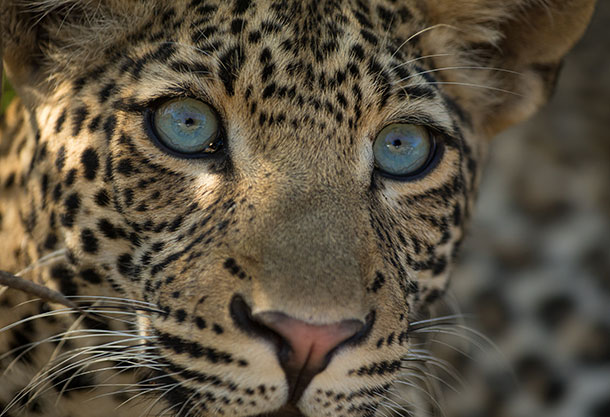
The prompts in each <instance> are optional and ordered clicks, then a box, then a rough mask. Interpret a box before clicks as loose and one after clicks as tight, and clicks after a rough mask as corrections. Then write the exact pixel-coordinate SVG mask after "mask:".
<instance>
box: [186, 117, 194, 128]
mask: <svg viewBox="0 0 610 417" xmlns="http://www.w3.org/2000/svg"><path fill="white" fill-rule="evenodd" d="M184 124H185V125H186V126H187V127H191V126H193V125H194V124H195V121H194V120H193V119H192V118H191V117H189V118H188V119H186V120H185V121H184Z"/></svg>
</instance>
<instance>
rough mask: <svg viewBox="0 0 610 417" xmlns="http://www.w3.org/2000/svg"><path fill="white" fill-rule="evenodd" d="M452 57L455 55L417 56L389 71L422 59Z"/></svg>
mask: <svg viewBox="0 0 610 417" xmlns="http://www.w3.org/2000/svg"><path fill="white" fill-rule="evenodd" d="M452 55H455V54H432V55H424V56H418V57H417V58H412V59H409V60H408V61H405V62H402V63H400V64H398V65H396V66H394V67H392V68H391V69H390V71H394V70H395V69H397V68H400V67H403V66H405V65H409V64H412V63H413V62H417V61H421V60H422V59H428V58H439V57H443V56H452Z"/></svg>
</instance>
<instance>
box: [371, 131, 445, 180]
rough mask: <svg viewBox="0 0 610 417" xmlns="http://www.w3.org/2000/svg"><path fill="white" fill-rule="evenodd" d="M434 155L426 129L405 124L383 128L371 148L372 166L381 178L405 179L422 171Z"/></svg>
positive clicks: (431, 140)
mask: <svg viewBox="0 0 610 417" xmlns="http://www.w3.org/2000/svg"><path fill="white" fill-rule="evenodd" d="M433 152H434V141H433V138H431V137H430V134H429V133H428V131H427V129H426V128H424V127H422V126H416V125H411V124H405V123H395V124H391V125H388V126H386V127H385V128H383V129H382V130H381V132H379V134H378V135H377V138H376V139H375V143H374V144H373V154H374V156H375V164H376V166H377V169H379V170H380V171H381V172H382V173H384V174H389V175H390V176H397V177H409V176H411V175H414V174H417V173H419V172H421V170H422V169H424V168H425V167H426V166H427V165H428V162H429V161H430V158H431V156H432V154H433Z"/></svg>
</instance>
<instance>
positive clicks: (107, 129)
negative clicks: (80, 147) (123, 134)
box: [103, 115, 116, 143]
mask: <svg viewBox="0 0 610 417" xmlns="http://www.w3.org/2000/svg"><path fill="white" fill-rule="evenodd" d="M115 128H116V117H115V116H112V115H111V116H108V118H107V119H106V121H105V122H104V126H103V129H104V133H105V134H106V141H107V142H108V143H110V140H111V139H112V136H113V135H114V130H115Z"/></svg>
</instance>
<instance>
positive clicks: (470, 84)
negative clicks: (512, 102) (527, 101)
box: [409, 81, 523, 97]
mask: <svg viewBox="0 0 610 417" xmlns="http://www.w3.org/2000/svg"><path fill="white" fill-rule="evenodd" d="M426 85H459V86H463V87H473V88H482V89H485V90H491V91H498V92H501V93H506V94H511V95H513V96H517V97H523V94H519V93H515V92H514V91H510V90H505V89H503V88H498V87H490V86H488V85H481V84H472V83H463V82H457V81H434V82H429V83H428V82H426V83H419V84H409V87H420V86H426Z"/></svg>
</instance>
